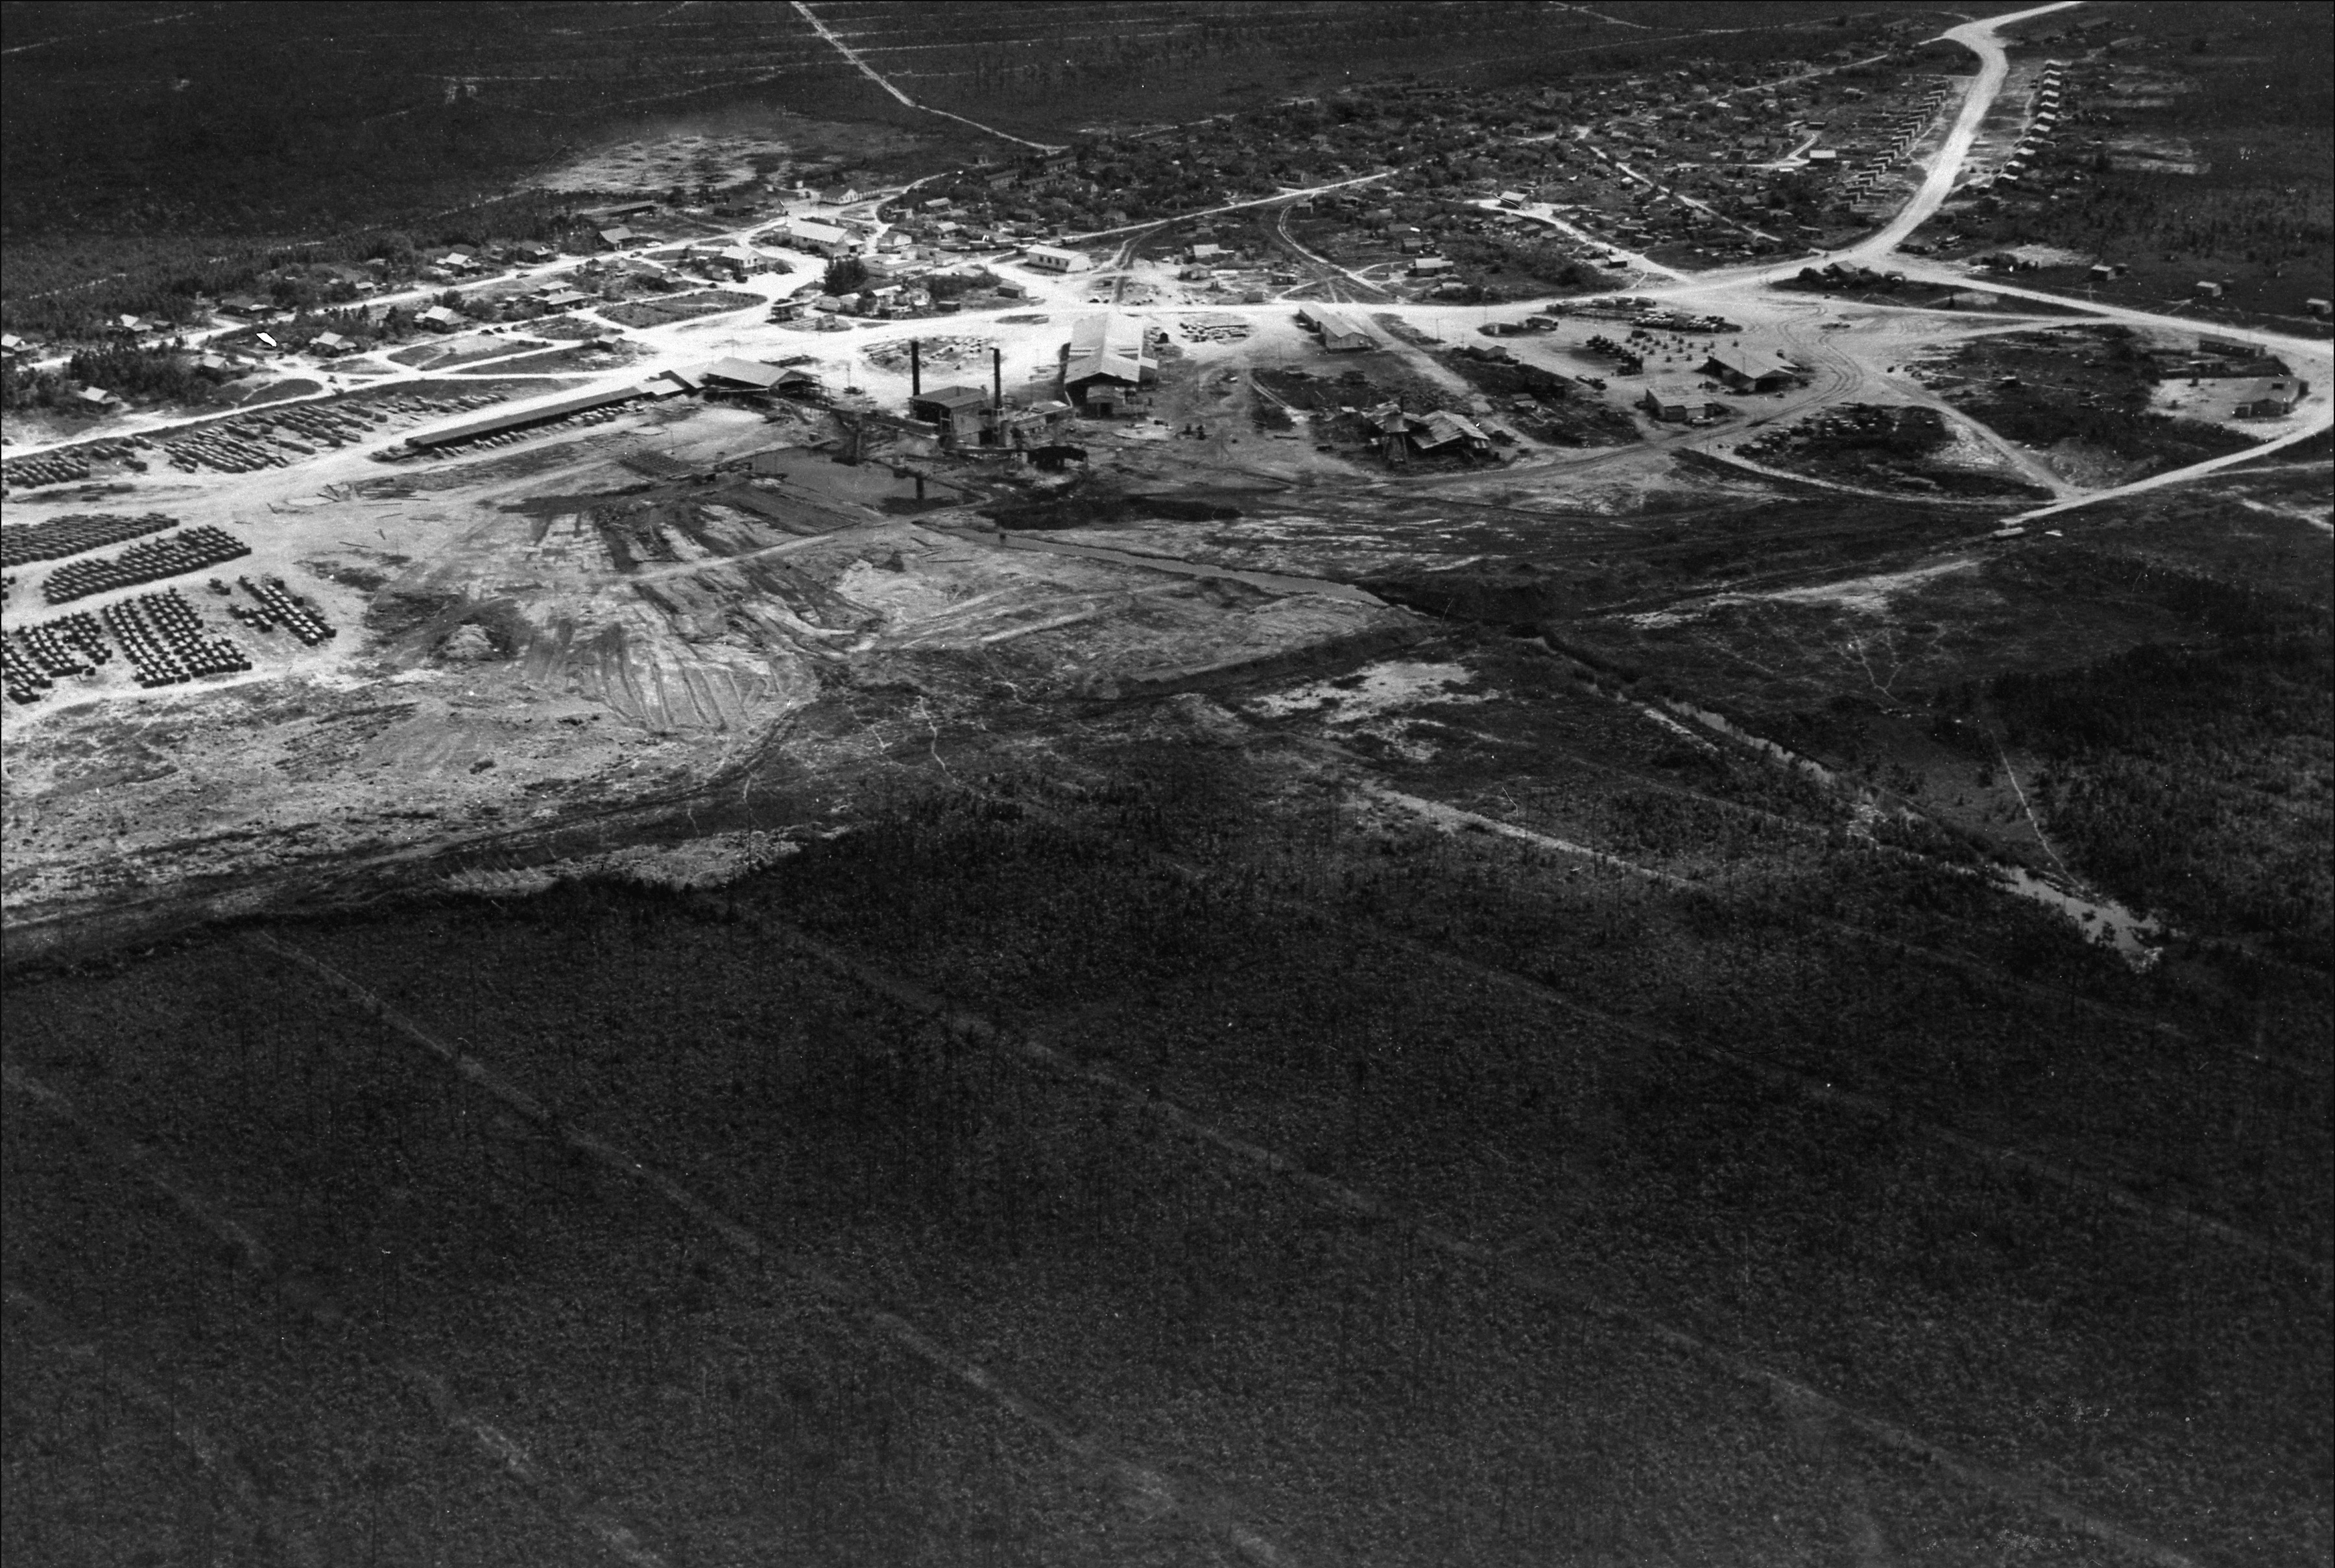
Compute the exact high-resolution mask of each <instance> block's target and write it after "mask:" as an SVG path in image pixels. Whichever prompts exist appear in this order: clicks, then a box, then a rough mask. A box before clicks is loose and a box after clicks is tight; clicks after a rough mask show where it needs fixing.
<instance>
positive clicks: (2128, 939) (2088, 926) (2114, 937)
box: [1993, 866, 2165, 969]
mask: <svg viewBox="0 0 2335 1568" xmlns="http://www.w3.org/2000/svg"><path fill="white" fill-rule="evenodd" d="M1993 873H1994V877H1995V880H1996V881H1997V882H1998V883H1999V884H2000V885H2001V886H2002V888H2003V889H2004V891H2006V892H2010V893H2015V894H2017V895H2019V896H2020V897H2021V898H2031V899H2033V900H2034V901H2035V902H2036V903H2038V904H2041V905H2046V906H2048V907H2049V908H2052V909H2056V910H2058V911H2059V913H2060V914H2062V915H2066V916H2067V917H2068V918H2069V919H2070V920H2072V921H2074V922H2076V923H2077V924H2078V925H2081V926H2082V927H2083V928H2084V930H2085V932H2086V933H2087V934H2088V935H2089V936H2090V937H2091V939H2092V940H2093V941H2095V942H2101V943H2106V944H2107V945H2109V946H2111V947H2113V948H2115V949H2116V950H2117V954H2118V955H2119V956H2120V957H2122V958H2123V959H2124V961H2125V962H2126V963H2129V964H2131V965H2132V966H2133V967H2134V968H2135V969H2146V968H2147V967H2148V966H2149V965H2151V964H2153V963H2156V960H2157V958H2158V957H2159V955H2160V949H2159V945H2158V944H2161V943H2162V942H2163V941H2164V939H2165V924H2164V922H2162V921H2159V920H2152V919H2151V918H2149V917H2148V916H2147V915H2136V914H2134V913H2133V912H2132V911H2131V910H2129V909H2127V908H2126V907H2125V906H2124V905H2121V904H2118V903H2117V902H2116V901H2115V900H2113V899H2108V898H2088V897H2084V896H2082V895H2078V894H2074V893H2070V892H2069V891H2068V890H2067V889H2066V888H2064V887H2059V886H2053V885H2052V884H2051V883H2049V882H2046V881H2044V880H2043V879H2042V878H2041V877H2039V876H2036V875H2035V874H2034V873H2033V872H2030V871H2029V870H2027V869H2026V868H2025V867H2023V866H1995V867H1993Z"/></svg>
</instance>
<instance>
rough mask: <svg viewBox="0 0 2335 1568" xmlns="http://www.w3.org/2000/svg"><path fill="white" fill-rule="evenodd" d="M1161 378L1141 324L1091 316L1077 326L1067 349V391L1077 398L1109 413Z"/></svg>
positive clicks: (1064, 356)
mask: <svg viewBox="0 0 2335 1568" xmlns="http://www.w3.org/2000/svg"><path fill="white" fill-rule="evenodd" d="M1158 377H1159V366H1158V363H1157V362H1156V361H1154V360H1153V359H1152V357H1151V353H1150V345H1149V344H1148V343H1146V342H1145V341H1144V330H1143V324H1142V323H1141V322H1138V321H1130V320H1129V319H1128V318H1127V317H1125V316H1122V315H1089V316H1081V317H1080V318H1079V319H1078V320H1077V321H1075V322H1072V323H1071V341H1070V343H1069V344H1066V345H1065V346H1064V348H1063V350H1062V395H1063V396H1065V397H1067V398H1069V399H1070V400H1071V402H1073V403H1076V404H1078V405H1080V407H1090V406H1097V405H1100V406H1101V407H1102V408H1103V409H1104V410H1105V411H1109V408H1111V407H1113V406H1116V405H1118V404H1119V403H1121V402H1125V401H1126V395H1127V393H1129V392H1133V391H1134V390H1136V389H1137V388H1138V387H1143V386H1148V385H1149V384H1150V383H1151V382H1155V381H1157V380H1158Z"/></svg>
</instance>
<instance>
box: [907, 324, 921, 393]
mask: <svg viewBox="0 0 2335 1568" xmlns="http://www.w3.org/2000/svg"><path fill="white" fill-rule="evenodd" d="M908 395H909V396H910V397H912V398H915V397H922V396H924V395H925V362H924V360H923V358H922V357H921V356H920V355H919V354H918V353H917V352H916V339H915V338H910V339H909V340H908Z"/></svg>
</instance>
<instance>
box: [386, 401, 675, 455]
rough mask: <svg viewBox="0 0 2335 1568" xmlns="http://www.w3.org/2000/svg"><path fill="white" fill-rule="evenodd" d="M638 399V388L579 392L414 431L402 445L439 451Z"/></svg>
mask: <svg viewBox="0 0 2335 1568" xmlns="http://www.w3.org/2000/svg"><path fill="white" fill-rule="evenodd" d="M640 395H641V393H640V389H639V388H638V387H624V388H620V389H619V390H617V391H615V392H579V393H577V394H576V396H574V397H567V398H560V399H558V400H557V401H556V402H547V403H536V404H534V405H533V406H531V407H528V408H523V409H513V410H510V411H509V412H505V413H495V414H489V415H487V416H486V417H485V418H483V419H475V420H465V421H462V422H461V423H460V424H456V425H448V426H446V427H445V428H443V429H442V430H434V431H415V432H414V433H413V434H412V435H410V436H408V437H406V438H405V444H406V445H408V446H411V447H442V446H445V445H448V444H449V443H451V442H453V441H466V440H474V439H476V438H477V437H480V436H490V435H494V434H496V433H497V432H498V431H510V430H519V429H523V428H524V427H526V426H528V425H534V424H542V423H544V422H546V421H549V420H556V419H562V418H565V417H566V416H567V415H568V414H580V413H582V412H584V411H586V410H587V409H599V408H606V407H607V406H608V405H609V404H610V403H620V402H626V401H628V400H630V399H632V398H636V397H638V396H640Z"/></svg>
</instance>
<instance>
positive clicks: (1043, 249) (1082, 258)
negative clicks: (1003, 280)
mask: <svg viewBox="0 0 2335 1568" xmlns="http://www.w3.org/2000/svg"><path fill="white" fill-rule="evenodd" d="M1022 265H1023V266H1027V267H1029V268H1030V269H1031V270H1032V271H1033V272H1084V271H1086V270H1087V269H1088V268H1089V267H1090V266H1093V265H1094V262H1093V261H1092V260H1091V259H1090V257H1089V256H1087V253H1086V252H1085V251H1083V250H1065V249H1063V248H1062V247H1061V246H1058V245H1033V246H1032V247H1030V248H1029V250H1028V252H1027V253H1026V254H1024V255H1023V256H1022Z"/></svg>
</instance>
